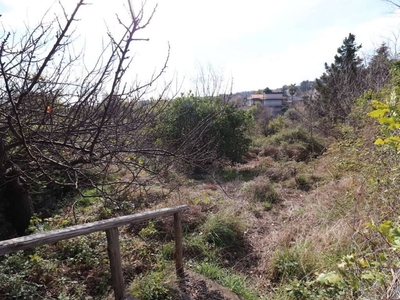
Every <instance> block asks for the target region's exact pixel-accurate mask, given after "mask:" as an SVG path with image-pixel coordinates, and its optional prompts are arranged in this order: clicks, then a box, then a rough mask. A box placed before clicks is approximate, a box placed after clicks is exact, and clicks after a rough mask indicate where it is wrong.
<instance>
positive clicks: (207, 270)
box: [196, 263, 260, 300]
mask: <svg viewBox="0 0 400 300" xmlns="http://www.w3.org/2000/svg"><path fill="white" fill-rule="evenodd" d="M196 270H197V271H198V272H199V273H200V274H202V275H204V276H206V277H208V278H210V279H212V280H215V281H217V282H218V283H220V284H222V285H223V286H225V287H227V288H229V289H230V290H231V291H232V292H234V293H235V294H236V295H238V296H240V297H243V298H244V299H246V300H256V299H260V298H259V296H258V293H257V292H255V291H253V290H251V289H250V288H249V287H248V284H247V282H246V280H245V279H244V278H243V277H241V276H239V275H237V274H234V273H231V272H229V271H227V270H225V269H222V268H221V267H219V266H218V265H216V264H211V263H201V264H199V265H197V267H196Z"/></svg>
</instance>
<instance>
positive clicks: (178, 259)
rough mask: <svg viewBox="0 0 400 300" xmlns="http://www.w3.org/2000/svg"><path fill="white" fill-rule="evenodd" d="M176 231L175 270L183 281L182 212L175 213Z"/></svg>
mask: <svg viewBox="0 0 400 300" xmlns="http://www.w3.org/2000/svg"><path fill="white" fill-rule="evenodd" d="M174 229H175V268H176V275H177V276H178V278H180V279H183V278H184V277H185V274H184V272H183V246H182V222H181V212H176V213H174Z"/></svg>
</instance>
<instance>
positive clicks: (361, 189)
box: [0, 121, 399, 299]
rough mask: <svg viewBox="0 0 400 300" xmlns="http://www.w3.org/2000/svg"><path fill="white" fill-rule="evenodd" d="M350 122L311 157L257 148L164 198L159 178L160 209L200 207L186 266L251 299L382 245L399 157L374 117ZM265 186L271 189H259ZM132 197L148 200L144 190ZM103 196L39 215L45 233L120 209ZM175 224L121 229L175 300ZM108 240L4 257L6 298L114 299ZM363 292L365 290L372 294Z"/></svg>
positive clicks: (136, 276)
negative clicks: (379, 231) (380, 233)
mask: <svg viewBox="0 0 400 300" xmlns="http://www.w3.org/2000/svg"><path fill="white" fill-rule="evenodd" d="M363 122H364V121H363ZM341 131H342V134H343V135H342V138H341V139H340V141H339V142H333V143H332V144H331V145H330V146H329V149H328V151H327V152H325V153H324V154H323V155H322V156H321V157H319V158H317V159H315V160H313V161H311V162H309V163H307V164H306V163H296V162H292V161H275V160H274V159H272V158H271V157H254V158H252V159H251V160H249V161H248V163H247V164H245V165H241V166H237V167H235V168H231V169H227V170H225V171H224V172H223V173H222V174H219V176H220V177H219V178H220V186H219V185H218V184H216V183H215V181H213V180H212V179H210V178H205V179H203V180H189V179H186V178H183V177H174V178H173V180H172V181H173V182H174V183H176V182H177V181H178V180H180V181H181V183H182V185H181V188H180V189H179V191H176V192H174V193H172V194H169V195H168V196H165V197H163V196H162V193H161V192H160V190H161V188H160V187H155V188H154V191H153V192H150V195H151V196H152V197H151V198H152V199H153V202H152V204H151V205H149V208H156V207H165V206H171V205H177V204H183V203H187V204H189V205H190V206H191V209H190V211H189V212H187V213H185V215H184V220H183V225H184V228H185V233H186V235H185V254H184V255H185V261H186V268H187V269H190V270H192V271H194V272H197V273H202V274H204V275H206V276H208V277H210V278H212V279H213V280H215V281H217V282H220V283H221V284H222V285H225V286H228V287H229V288H230V289H231V290H233V291H234V292H236V293H238V294H241V296H242V297H244V298H245V299H259V298H260V297H268V299H292V298H297V299H302V297H303V298H304V299H307V297H305V296H302V293H303V294H304V295H305V293H306V292H308V291H306V292H304V291H303V290H302V289H303V283H304V282H311V281H313V280H314V279H315V277H316V275H315V274H316V273H320V272H323V271H327V270H335V268H336V265H337V263H338V262H339V261H340V259H341V257H343V255H346V254H349V253H361V252H363V251H364V252H365V251H366V250H368V251H369V252H371V251H374V250H373V248H374V247H375V246H376V243H375V244H374V243H372V242H371V240H369V241H368V238H369V237H370V236H369V235H368V234H367V233H365V223H366V222H367V221H369V220H371V219H373V220H375V221H376V222H377V223H378V222H380V221H382V220H384V219H393V218H395V216H396V211H397V210H398V208H399V204H398V196H397V195H398V194H399V192H398V188H397V186H396V184H394V183H395V182H396V180H397V178H398V170H397V166H398V158H397V156H396V155H394V153H391V151H389V150H384V149H379V148H376V146H374V145H373V141H374V139H375V135H376V133H377V129H376V127H375V125H373V122H372V121H371V122H370V121H365V126H364V127H363V128H361V129H354V128H353V127H349V126H346V127H342V128H341ZM272 187H273V189H274V191H275V193H272V194H271V189H272ZM257 191H260V192H259V193H257ZM266 193H269V195H270V196H269V198H263V196H260V195H265V194H266ZM271 195H272V196H271ZM127 199H135V202H134V204H136V205H138V204H140V203H142V204H143V203H144V202H145V201H144V202H143V199H142V198H141V196H140V197H139V196H138V195H130V197H127ZM154 199H155V200H154ZM161 200H162V201H161ZM96 201H98V199H93V201H88V202H87V201H86V202H87V203H86V202H85V203H86V204H85V203H83V204H82V205H81V206H80V207H79V208H78V209H75V211H72V208H71V207H66V208H65V209H64V212H63V214H62V215H60V216H56V217H54V218H52V219H50V220H46V221H45V222H38V223H37V228H38V229H36V230H39V231H40V230H47V229H50V228H54V227H57V226H58V227H63V226H66V225H69V224H71V223H73V222H72V221H71V220H73V213H74V214H75V217H77V219H78V221H79V222H84V221H89V220H92V219H97V218H99V217H103V218H104V217H109V216H111V215H112V214H113V213H115V211H113V210H112V209H110V208H104V206H103V205H95V204H94V203H93V202H95V203H96ZM129 201H131V200H125V202H129ZM125 204H126V203H125ZM126 207H130V205H129V203H128V205H126ZM127 212H131V211H129V209H127ZM171 222H172V220H171V219H170V218H166V219H162V220H160V221H155V222H153V223H146V224H143V226H142V227H130V228H124V229H123V230H122V236H121V244H122V252H123V262H124V272H125V274H124V275H125V278H126V280H127V282H128V283H129V284H130V283H132V282H133V284H132V289H131V288H130V289H131V291H133V292H134V293H135V294H136V295H138V296H140V297H142V298H143V299H167V295H169V294H171V292H170V291H171V288H172V289H175V290H176V289H178V290H179V287H178V285H177V284H176V282H175V277H174V276H173V260H172V258H173V254H172V251H173V243H172V232H171V224H172V223H171ZM374 238H375V237H374ZM377 241H380V240H377ZM232 245H234V246H233V247H232ZM105 247H106V245H105V241H104V235H102V234H96V235H91V236H90V237H82V238H79V239H74V240H71V241H64V242H60V243H58V244H56V245H51V246H45V247H40V248H38V249H36V250H32V251H31V252H29V253H22V252H21V253H18V254H16V255H13V256H8V257H7V258H5V259H4V258H3V259H2V261H1V264H0V268H1V269H2V270H1V271H2V272H0V273H2V274H3V275H0V298H1V297H3V298H5V299H7V298H10V299H11V296H13V297H22V298H28V296H29V297H33V298H37V297H41V298H47V299H57V297H58V299H79V298H81V297H82V296H83V295H86V296H88V295H90V296H91V297H93V298H94V299H102V298H107V297H108V298H110V299H111V298H112V296H110V295H111V287H110V280H109V272H108V265H107V257H106V250H105ZM368 251H367V252H368ZM48 274H51V276H49V275H48ZM21 287H23V289H22V291H21ZM343 289H345V288H343ZM359 290H360V292H359V293H358V295H361V294H363V293H367V291H366V290H367V289H365V291H364V290H363V289H362V287H360V288H359ZM382 291H383V290H380V292H382ZM7 293H8V296H6V294H7ZM310 293H311V294H312V295H313V296H315V297H317V296H316V294H313V293H314V292H313V291H310ZM377 293H378V292H377ZM172 294H174V293H172ZM60 295H61V296H60ZM107 295H108V296H107ZM174 295H175V296H173V297H174V298H176V299H178V298H179V297H178V296H177V292H176V291H175V294H174ZM296 295H297V296H296ZM299 295H300V296H299ZM192 296H193V295H192ZM157 297H158V298H157ZM321 297H322V298H320V299H324V298H323V296H321ZM346 297H348V298H349V299H352V298H351V297H350V296H349V294H346V295H345V296H343V297H342V298H341V299H346ZM309 298H311V297H309ZM193 299H201V298H193Z"/></svg>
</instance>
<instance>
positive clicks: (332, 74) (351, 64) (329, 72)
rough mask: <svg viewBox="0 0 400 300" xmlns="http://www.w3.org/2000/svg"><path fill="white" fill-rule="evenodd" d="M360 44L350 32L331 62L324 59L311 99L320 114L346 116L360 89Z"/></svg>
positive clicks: (343, 117)
mask: <svg viewBox="0 0 400 300" xmlns="http://www.w3.org/2000/svg"><path fill="white" fill-rule="evenodd" d="M360 48H361V45H357V43H356V42H355V35H354V34H351V33H350V34H349V35H348V37H346V38H345V39H344V40H343V44H342V46H340V47H339V48H338V49H337V54H336V55H335V58H334V63H332V64H331V65H328V64H327V63H325V72H324V74H322V76H321V77H320V78H319V79H316V87H315V88H316V91H317V97H316V98H315V99H314V100H313V101H312V105H313V109H314V110H315V111H316V112H317V114H318V115H319V116H320V117H325V118H326V119H328V120H329V121H332V122H335V121H338V120H343V119H345V118H346V116H347V115H348V114H349V113H350V111H351V107H352V105H353V103H354V101H355V99H357V98H358V97H359V96H360V95H361V94H362V93H363V80H362V78H363V72H364V68H363V66H362V60H361V59H360V58H359V57H358V55H357V51H358V50H360Z"/></svg>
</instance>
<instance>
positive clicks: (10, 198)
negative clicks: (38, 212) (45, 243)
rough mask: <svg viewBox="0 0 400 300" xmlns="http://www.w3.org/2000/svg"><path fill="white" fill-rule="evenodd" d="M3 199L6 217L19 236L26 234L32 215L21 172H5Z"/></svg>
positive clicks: (13, 170)
mask: <svg viewBox="0 0 400 300" xmlns="http://www.w3.org/2000/svg"><path fill="white" fill-rule="evenodd" d="M4 179H5V180H4V190H3V199H4V200H5V201H6V207H7V210H6V212H7V217H8V218H9V219H10V221H11V224H12V225H13V227H14V228H15V230H16V231H17V234H18V235H19V236H21V235H25V234H26V229H28V227H29V223H30V220H31V217H32V215H33V207H32V201H31V197H30V192H29V187H28V186H27V185H26V184H25V182H24V180H23V178H22V176H21V171H19V170H18V169H17V168H14V167H13V168H10V169H9V170H7V172H6V175H5V178H4Z"/></svg>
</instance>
